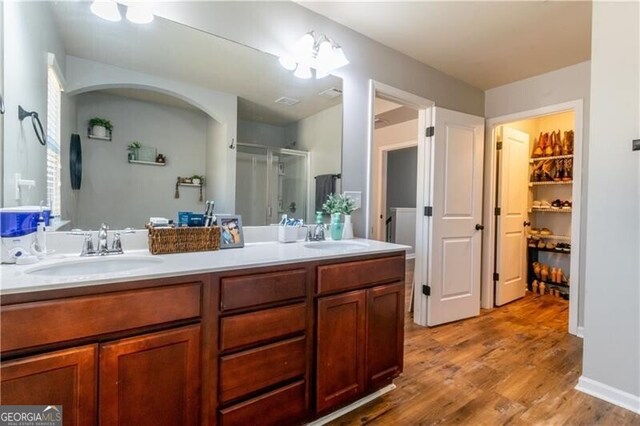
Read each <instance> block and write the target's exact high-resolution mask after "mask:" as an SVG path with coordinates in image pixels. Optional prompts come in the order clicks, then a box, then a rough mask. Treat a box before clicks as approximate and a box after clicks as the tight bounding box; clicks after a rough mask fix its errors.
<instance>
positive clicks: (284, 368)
mask: <svg viewBox="0 0 640 426" xmlns="http://www.w3.org/2000/svg"><path fill="white" fill-rule="evenodd" d="M305 366H306V339H305V337H304V336H303V337H296V338H294V339H289V340H284V341H282V342H278V343H274V344H271V345H267V346H262V347H260V348H257V349H251V350H248V351H244V352H240V353H237V354H234V355H228V356H223V357H222V358H221V359H220V401H221V402H228V401H231V400H233V399H236V398H239V397H241V396H244V395H247V394H249V393H251V392H255V391H258V390H260V389H263V388H265V387H267V386H271V385H275V384H277V383H280V382H282V381H284V380H289V379H293V378H296V377H301V376H303V375H304V373H305Z"/></svg>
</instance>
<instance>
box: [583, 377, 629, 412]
mask: <svg viewBox="0 0 640 426" xmlns="http://www.w3.org/2000/svg"><path fill="white" fill-rule="evenodd" d="M576 389H577V390H579V391H580V392H584V393H586V394H587V395H591V396H593V397H596V398H598V399H601V400H603V401H607V402H610V403H612V404H614V405H617V406H618V407H622V408H624V409H627V410H629V411H633V412H634V413H638V414H640V395H634V394H631V393H629V392H625V391H623V390H620V389H617V388H614V387H612V386H609V385H605V384H604V383H601V382H598V381H597V380H593V379H590V378H588V377H585V376H580V378H579V379H578V384H577V385H576Z"/></svg>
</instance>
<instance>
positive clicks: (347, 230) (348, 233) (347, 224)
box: [342, 214, 353, 240]
mask: <svg viewBox="0 0 640 426" xmlns="http://www.w3.org/2000/svg"><path fill="white" fill-rule="evenodd" d="M342 239H343V240H351V239H353V225H352V224H351V215H350V214H345V215H344V229H343V230H342Z"/></svg>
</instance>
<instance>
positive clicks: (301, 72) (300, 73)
mask: <svg viewBox="0 0 640 426" xmlns="http://www.w3.org/2000/svg"><path fill="white" fill-rule="evenodd" d="M293 75H295V76H296V77H298V78H304V79H307V78H311V68H309V67H308V66H307V65H304V64H299V65H298V68H296V72H294V73H293Z"/></svg>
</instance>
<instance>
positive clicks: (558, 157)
mask: <svg viewBox="0 0 640 426" xmlns="http://www.w3.org/2000/svg"><path fill="white" fill-rule="evenodd" d="M566 158H573V154H568V155H552V156H551V157H535V158H531V159H530V160H529V163H537V162H538V161H547V160H564V159H566Z"/></svg>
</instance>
